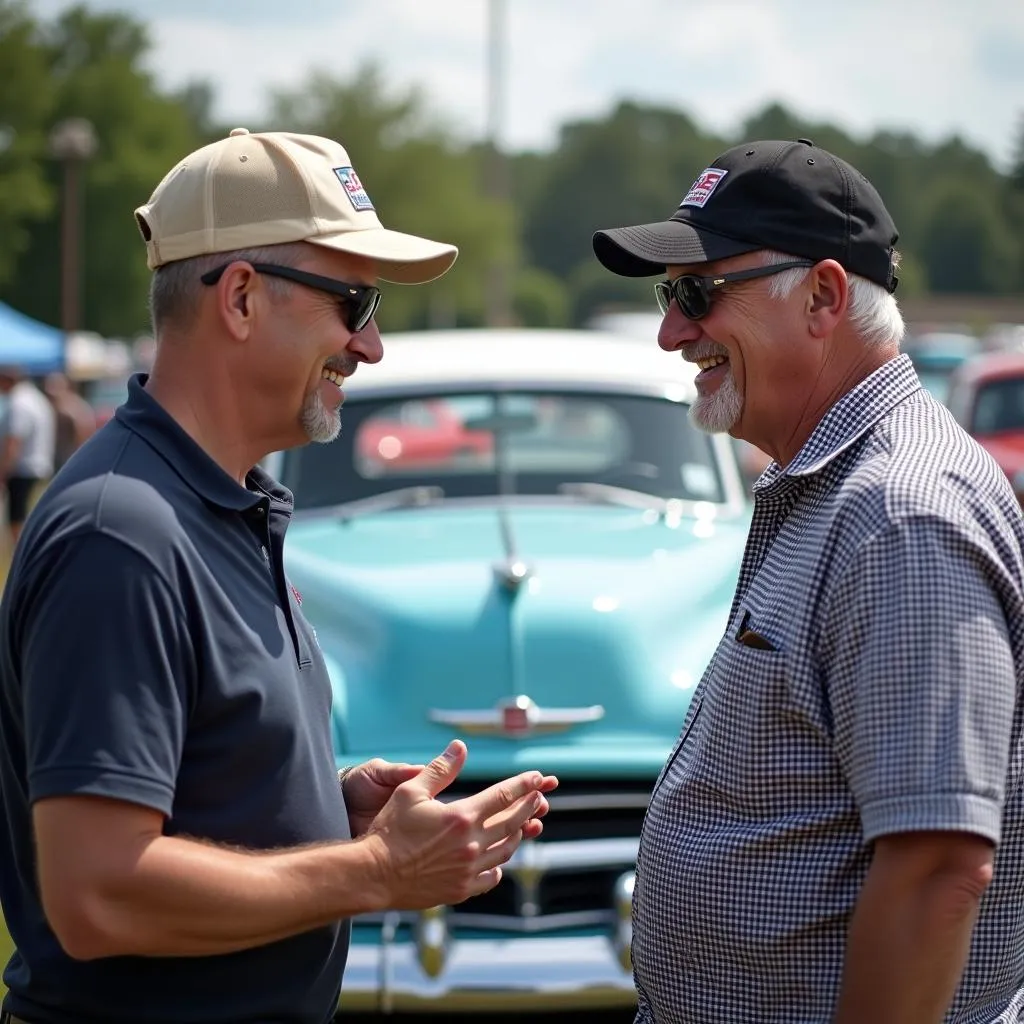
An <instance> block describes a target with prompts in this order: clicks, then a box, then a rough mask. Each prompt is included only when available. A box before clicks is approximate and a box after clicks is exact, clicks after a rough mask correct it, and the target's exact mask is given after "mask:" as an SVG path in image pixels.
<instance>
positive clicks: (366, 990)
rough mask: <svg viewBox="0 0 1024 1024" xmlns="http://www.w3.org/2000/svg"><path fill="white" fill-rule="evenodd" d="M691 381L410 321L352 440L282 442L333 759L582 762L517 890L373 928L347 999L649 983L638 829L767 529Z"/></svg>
mask: <svg viewBox="0 0 1024 1024" xmlns="http://www.w3.org/2000/svg"><path fill="white" fill-rule="evenodd" d="M694 372H695V370H694V367H693V366H692V365H689V364H687V363H685V362H683V360H682V359H681V358H680V357H679V355H678V354H675V355H669V354H666V353H664V352H662V351H660V350H659V349H658V348H657V347H656V346H655V345H654V344H651V345H647V346H641V345H638V344H637V343H636V341H635V340H633V339H632V338H621V337H617V336H615V335H614V334H604V333H598V332H590V331H541V330H525V329H524V330H513V329H510V330H481V331H468V330H467V331H451V332H428V333H421V334H408V335H394V336H390V337H389V338H387V339H386V340H385V358H384V361H383V362H382V363H381V364H380V365H379V366H363V367H361V368H360V370H359V372H358V374H356V375H355V376H354V377H353V378H352V379H351V380H349V381H348V382H347V383H346V402H345V407H344V412H343V416H342V421H343V429H342V434H341V437H340V438H339V440H337V441H336V442H334V443H333V444H330V445H310V446H308V447H305V448H301V449H296V450H293V451H290V452H287V453H280V454H278V455H276V456H274V457H273V458H272V459H271V460H270V468H271V470H272V471H274V472H276V473H277V474H278V475H279V476H280V478H281V479H282V481H283V482H284V483H285V484H286V485H287V486H289V487H290V488H291V489H292V490H293V492H294V494H295V499H296V516H295V519H294V521H293V523H292V526H291V529H290V531H289V535H288V542H287V547H286V561H287V568H288V572H289V576H290V579H291V582H292V584H293V585H294V587H295V590H296V591H297V592H298V594H299V595H300V596H301V601H302V607H303V609H304V611H305V612H306V614H307V616H308V618H309V619H310V621H311V622H312V624H313V625H314V627H315V629H316V631H317V635H318V639H319V643H320V647H321V648H322V650H323V653H324V656H325V658H326V659H327V663H328V666H329V668H330V671H331V675H332V680H333V685H334V708H333V716H334V720H333V728H334V738H335V744H336V750H337V758H338V763H339V765H341V764H349V763H352V762H354V761H358V760H362V759H365V758H369V757H373V756H377V755H380V756H382V757H385V758H388V759H391V760H395V761H409V762H414V763H419V762H425V761H427V760H429V759H430V758H432V757H434V756H435V755H436V754H437V752H438V751H440V750H441V749H442V748H443V747H444V746H445V744H446V743H447V742H448V741H449V740H450V739H451V738H452V737H453V736H459V737H462V738H464V739H465V740H466V741H467V743H468V746H469V761H468V764H467V766H466V768H465V770H464V772H463V774H462V776H460V778H459V780H458V781H457V783H456V785H454V786H453V787H452V789H451V791H450V792H449V793H446V794H445V795H446V796H456V795H462V794H465V793H468V792H475V791H476V790H478V789H479V788H481V787H483V786H485V785H486V784H488V783H489V782H491V781H493V780H496V779H498V778H502V777H504V776H506V775H509V774H511V773H514V772H517V771H519V770H521V769H525V768H539V769H541V770H543V771H545V772H553V773H555V774H557V775H558V776H559V778H560V779H561V785H560V786H559V788H558V790H557V792H556V793H555V794H554V795H553V797H552V799H551V811H550V814H549V815H548V817H547V819H546V825H545V831H544V834H543V835H542V836H541V837H540V838H539V839H538V840H535V841H532V842H528V843H524V844H523V845H522V846H521V848H520V849H519V850H518V851H517V853H516V855H515V857H514V859H513V860H512V861H511V863H510V864H509V866H508V868H507V870H506V872H505V877H504V879H503V881H502V882H501V884H500V885H499V886H498V887H497V889H495V890H493V891H492V892H489V893H486V894H485V895H482V896H479V897H476V898H473V899H470V900H468V901H467V902H465V903H462V904H460V905H458V906H454V907H437V908H434V909H433V910H430V911H428V912H425V913H388V914H384V915H379V916H374V917H366V918H360V919H357V920H356V921H355V922H354V926H353V942H352V950H351V956H350V959H349V965H348V969H347V971H346V975H345V983H344V988H343V991H342V1000H341V1005H342V1007H343V1008H344V1009H351V1010H362V1011H374V1012H377V1013H390V1012H398V1011H404V1012H418V1011H423V1012H427V1011H430V1012H438V1011H440V1012H445V1013H447V1012H477V1013H481V1012H486V1011H488V1010H498V1009H502V1010H528V1009H551V1008H566V1009H568V1008H587V1007H602V1006H607V1007H614V1006H628V1005H629V1004H631V1003H632V1002H633V1000H634V990H633V984H632V979H631V968H630V957H629V948H630V903H631V893H632V885H633V870H634V865H635V859H636V852H637V843H638V837H639V833H640V826H641V822H642V819H643V814H644V810H645V808H646V806H647V801H648V796H649V793H650V791H651V788H652V785H653V783H654V780H655V778H656V776H657V773H658V771H659V769H660V768H661V766H662V764H663V762H664V760H665V758H666V756H667V754H668V753H669V751H670V749H671V747H672V745H673V743H674V742H675V740H676V738H677V736H678V734H679V729H680V726H681V724H682V720H683V716H684V715H685V713H686V709H687V705H688V703H689V700H690V697H691V694H692V692H693V689H694V686H695V685H696V683H697V682H698V680H699V679H700V676H701V673H702V672H703V670H704V667H705V665H706V663H707V662H708V660H709V658H710V656H711V654H712V652H713V650H714V648H715V645H716V644H717V642H718V640H719V637H720V635H721V633H722V630H723V628H724V626H725V623H726V620H727V616H728V612H729V607H730V603H731V599H732V593H733V587H734V584H735V581H736V576H737V573H738V570H739V562H740V556H741V554H742V549H743V545H744V541H745V538H746V531H747V526H748V514H749V508H748V503H747V498H746V496H745V492H744V489H743V485H742V482H741V478H740V474H739V471H738V469H737V466H736V461H735V455H734V449H733V446H732V444H731V443H730V441H729V439H728V438H727V437H724V436H721V437H708V436H706V435H704V434H702V433H700V432H699V431H697V430H696V429H695V428H693V427H692V426H691V425H690V423H689V421H688V418H687V410H688V406H689V403H690V401H691V400H692V398H693V396H694V391H693V383H692V378H693V374H694Z"/></svg>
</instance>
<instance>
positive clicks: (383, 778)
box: [342, 757, 423, 839]
mask: <svg viewBox="0 0 1024 1024" xmlns="http://www.w3.org/2000/svg"><path fill="white" fill-rule="evenodd" d="M421 771H423V765H421V764H394V763H392V762H390V761H385V760H383V759H382V758H379V757H375V758H374V759H373V760H372V761H366V762H365V763H363V764H359V765H356V766H355V767H354V768H352V769H350V770H349V772H348V774H347V775H346V776H345V782H344V784H343V786H342V790H343V792H344V794H345V808H346V809H347V810H348V824H349V828H350V829H351V831H352V838H353V839H357V838H358V837H359V836H361V835H363V833H364V832H366V830H367V829H368V828H369V827H370V825H371V824H372V823H373V819H374V818H376V817H377V815H378V814H379V813H380V811H381V808H382V807H383V806H384V805H385V804H386V803H387V802H388V800H390V799H391V794H392V793H393V792H394V791H395V787H396V786H399V785H401V784H402V783H403V782H408V781H409V779H414V778H415V777H416V776H417V775H419V773H420V772H421Z"/></svg>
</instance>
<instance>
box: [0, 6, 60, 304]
mask: <svg viewBox="0 0 1024 1024" xmlns="http://www.w3.org/2000/svg"><path fill="white" fill-rule="evenodd" d="M0 68H2V69H3V73H2V74H0V286H2V285H3V284H4V283H6V282H8V281H10V280H11V278H12V276H13V275H14V271H15V267H16V264H17V260H18V258H19V257H20V256H21V254H22V253H23V252H24V251H25V249H26V248H27V247H28V245H29V241H30V237H29V228H30V225H31V223H32V221H34V220H37V219H39V218H42V217H45V216H46V215H47V214H49V213H50V212H51V210H52V209H53V204H54V194H53V189H52V187H51V185H50V183H49V182H47V180H46V177H45V175H44V174H43V172H42V162H43V160H44V159H45V155H46V126H47V123H48V118H49V116H50V112H51V110H52V108H53V104H54V89H53V87H52V83H51V81H50V78H49V62H48V59H47V54H46V51H45V50H44V49H43V47H42V46H41V45H40V43H39V39H38V34H37V26H36V25H35V23H34V22H33V21H32V20H31V19H30V18H29V17H28V15H27V14H26V13H25V7H24V5H23V4H21V3H8V2H6V0H0Z"/></svg>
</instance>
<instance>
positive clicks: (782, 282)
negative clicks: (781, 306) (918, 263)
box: [764, 249, 906, 348]
mask: <svg viewBox="0 0 1024 1024" xmlns="http://www.w3.org/2000/svg"><path fill="white" fill-rule="evenodd" d="M795 259H798V257H796V256H789V255H787V254H786V253H781V252H774V251H772V250H770V249H769V250H767V251H766V252H765V253H764V265H765V266H770V265H771V264H779V263H787V262H789V261H790V260H795ZM893 265H894V266H898V265H899V253H894V254H893ZM807 274H808V269H805V268H803V267H794V268H793V269H792V270H783V271H782V272H781V273H780V274H776V275H775V276H774V277H771V278H769V279H768V287H769V294H770V295H771V297H772V298H773V299H779V300H782V299H786V298H788V297H789V296H790V295H792V294H793V290H794V289H795V288H796V287H797V285H799V284H800V282H801V281H803V279H804V278H805V277H806V276H807ZM849 279H850V300H849V305H848V306H847V315H848V316H849V318H850V323H852V324H853V327H854V329H855V330H856V332H857V334H858V335H859V336H860V338H862V339H863V341H864V343H865V344H867V345H876V346H878V347H879V348H883V347H885V346H886V345H892V344H896V345H897V346H898V345H899V344H900V342H901V341H903V335H904V333H905V331H906V327H905V326H904V323H903V314H902V313H900V307H899V306H898V305H897V303H896V299H895V297H894V296H893V295H892V294H891V293H889V292H887V291H886V290H885V289H884V288H883V287H882V286H881V285H880V284H875V282H874V281H869V280H868V279H867V278H865V277H859V276H858V275H857V274H850V275H849Z"/></svg>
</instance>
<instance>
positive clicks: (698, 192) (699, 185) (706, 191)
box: [679, 167, 729, 206]
mask: <svg viewBox="0 0 1024 1024" xmlns="http://www.w3.org/2000/svg"><path fill="white" fill-rule="evenodd" d="M728 173H729V172H728V171H723V170H722V168H721V167H708V168H706V169H705V170H704V171H702V172H701V173H700V174H699V175H698V176H697V180H696V181H695V182H694V183H693V184H692V185H691V186H690V191H689V192H687V193H686V197H685V198H684V199H683V201H682V202H681V203H680V204H679V205H680V206H703V205H704V204H705V203H706V202H707V201H708V200H709V199H710V198H711V193H712V192H714V191H715V189H716V188H718V186H719V185H720V184H721V182H722V179H723V178H724V177H725V176H726V175H727V174H728Z"/></svg>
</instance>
